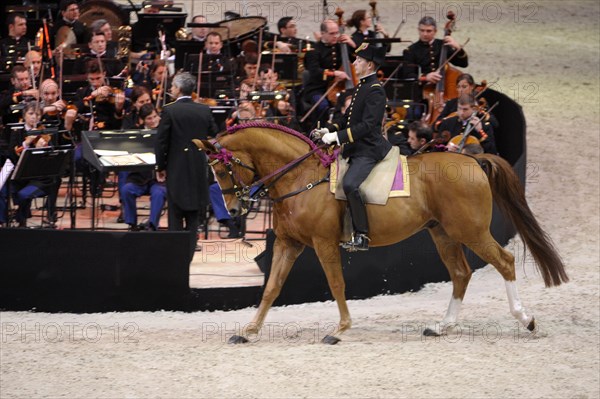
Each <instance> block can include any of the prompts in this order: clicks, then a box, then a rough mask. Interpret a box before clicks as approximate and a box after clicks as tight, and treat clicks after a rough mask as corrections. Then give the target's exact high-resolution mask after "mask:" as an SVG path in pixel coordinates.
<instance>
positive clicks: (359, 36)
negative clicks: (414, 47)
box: [346, 10, 392, 53]
mask: <svg viewBox="0 0 600 399" xmlns="http://www.w3.org/2000/svg"><path fill="white" fill-rule="evenodd" d="M372 24H373V19H372V18H371V16H370V15H369V14H368V13H367V10H356V11H354V13H353V14H352V17H351V18H350V19H349V20H347V21H346V26H348V27H350V28H355V29H356V30H355V31H354V32H353V33H352V35H351V36H350V38H351V39H352V43H354V46H352V44H350V45H351V46H352V47H354V48H357V47H360V45H361V44H363V42H364V41H365V39H375V38H376V37H377V34H381V36H383V37H388V34H387V32H386V31H385V29H384V28H383V26H381V24H377V26H375V30H374V31H372V30H369V28H371V26H372ZM385 49H386V52H388V53H389V52H390V51H391V49H392V46H390V45H388V46H386V47H385Z"/></svg>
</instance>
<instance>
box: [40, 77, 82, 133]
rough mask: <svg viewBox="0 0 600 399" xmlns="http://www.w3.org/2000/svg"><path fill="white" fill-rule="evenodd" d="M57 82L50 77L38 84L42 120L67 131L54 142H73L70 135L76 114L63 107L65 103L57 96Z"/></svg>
mask: <svg viewBox="0 0 600 399" xmlns="http://www.w3.org/2000/svg"><path fill="white" fill-rule="evenodd" d="M59 90H60V89H59V87H58V84H57V83H56V82H55V81H54V80H52V79H46V80H44V81H43V82H42V84H41V85H40V96H41V102H40V104H41V108H42V122H43V123H44V124H45V125H46V126H55V127H57V128H58V130H65V131H67V132H69V133H66V134H65V135H62V136H59V137H58V138H57V139H56V141H57V143H56V144H74V143H73V140H74V138H73V137H72V136H71V135H70V132H71V129H72V128H73V124H74V121H75V117H76V116H77V115H76V114H77V112H76V111H74V112H75V115H73V114H72V113H69V114H67V113H66V112H64V113H63V111H65V109H66V108H67V103H66V102H65V101H64V100H61V99H60V98H59V96H60V92H59Z"/></svg>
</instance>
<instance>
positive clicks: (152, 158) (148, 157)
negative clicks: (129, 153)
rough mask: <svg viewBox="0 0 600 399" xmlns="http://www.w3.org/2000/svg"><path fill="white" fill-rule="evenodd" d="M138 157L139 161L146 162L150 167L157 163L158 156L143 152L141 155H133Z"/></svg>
mask: <svg viewBox="0 0 600 399" xmlns="http://www.w3.org/2000/svg"><path fill="white" fill-rule="evenodd" d="M133 155H135V156H136V157H138V158H139V159H141V160H142V161H144V163H147V164H148V165H154V164H155V163H156V155H155V154H154V153H153V152H142V153H139V154H133Z"/></svg>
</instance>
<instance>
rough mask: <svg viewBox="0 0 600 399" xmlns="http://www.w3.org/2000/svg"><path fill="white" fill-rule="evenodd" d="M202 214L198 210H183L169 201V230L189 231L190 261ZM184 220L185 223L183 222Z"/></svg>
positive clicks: (194, 248) (194, 249)
mask: <svg viewBox="0 0 600 399" xmlns="http://www.w3.org/2000/svg"><path fill="white" fill-rule="evenodd" d="M201 217H202V218H204V214H203V213H202V212H201V211H200V210H197V209H196V210H191V211H187V210H183V209H181V208H180V207H179V206H177V204H175V203H173V202H172V201H171V202H169V213H168V220H169V231H189V232H190V252H189V255H190V262H191V261H192V258H193V257H194V252H195V251H196V241H198V227H199V226H200V218H201ZM184 222H185V224H184Z"/></svg>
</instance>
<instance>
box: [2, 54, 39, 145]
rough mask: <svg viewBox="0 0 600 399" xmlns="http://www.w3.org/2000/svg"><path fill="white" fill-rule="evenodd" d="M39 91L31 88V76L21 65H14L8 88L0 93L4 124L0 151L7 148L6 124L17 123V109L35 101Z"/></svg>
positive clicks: (8, 131) (7, 133)
mask: <svg viewBox="0 0 600 399" xmlns="http://www.w3.org/2000/svg"><path fill="white" fill-rule="evenodd" d="M38 97H39V90H38V89H33V88H32V86H31V75H30V74H29V71H28V70H27V69H26V68H25V67H24V66H23V65H15V66H14V67H13V69H12V70H11V72H10V86H9V87H8V89H6V90H3V91H2V93H0V118H1V119H2V122H3V123H4V130H3V131H2V134H1V136H0V151H5V150H6V149H7V148H8V142H9V140H10V127H9V126H8V124H10V123H17V122H19V119H20V117H21V113H20V112H14V111H18V110H19V109H22V106H23V105H24V104H26V103H27V102H30V101H33V100H36V99H37V98H38Z"/></svg>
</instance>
